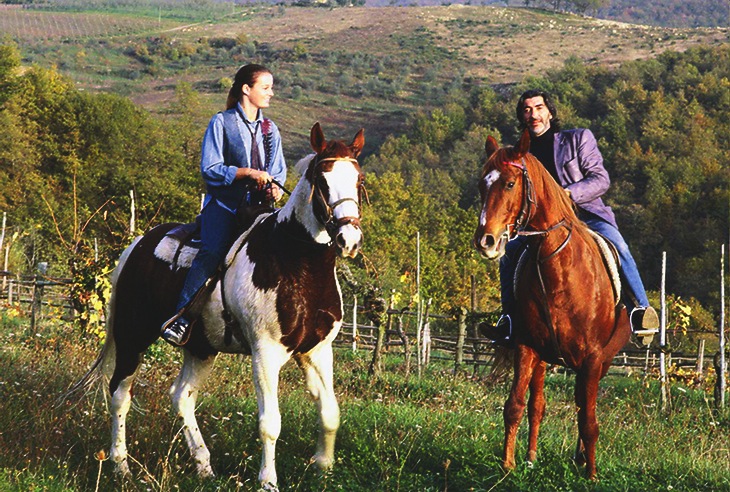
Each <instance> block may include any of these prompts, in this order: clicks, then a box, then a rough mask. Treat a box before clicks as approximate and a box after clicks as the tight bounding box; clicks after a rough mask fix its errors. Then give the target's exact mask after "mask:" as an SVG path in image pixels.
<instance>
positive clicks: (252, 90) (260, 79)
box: [243, 72, 274, 109]
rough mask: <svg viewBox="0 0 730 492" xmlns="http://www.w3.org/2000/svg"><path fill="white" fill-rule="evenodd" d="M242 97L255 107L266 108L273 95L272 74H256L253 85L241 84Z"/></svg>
mask: <svg viewBox="0 0 730 492" xmlns="http://www.w3.org/2000/svg"><path fill="white" fill-rule="evenodd" d="M243 97H244V98H248V102H249V103H251V104H252V105H253V106H255V107H256V108H257V109H261V108H268V107H269V101H270V100H271V98H272V97H274V76H273V75H271V74H270V73H266V72H263V73H260V74H258V76H257V77H256V81H255V82H254V83H253V86H249V85H247V84H244V85H243Z"/></svg>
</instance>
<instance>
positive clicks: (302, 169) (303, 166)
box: [294, 152, 317, 176]
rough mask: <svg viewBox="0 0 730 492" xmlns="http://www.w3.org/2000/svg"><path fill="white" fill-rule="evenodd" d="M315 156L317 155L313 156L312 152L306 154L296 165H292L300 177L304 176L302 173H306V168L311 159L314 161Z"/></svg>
mask: <svg viewBox="0 0 730 492" xmlns="http://www.w3.org/2000/svg"><path fill="white" fill-rule="evenodd" d="M316 156H317V154H315V153H314V152H313V153H311V154H307V155H305V156H304V157H302V158H301V159H299V161H297V163H296V164H294V169H295V170H296V171H297V172H298V173H299V175H300V176H304V173H305V172H307V167H309V164H310V163H311V162H312V159H314V158H315V157H316Z"/></svg>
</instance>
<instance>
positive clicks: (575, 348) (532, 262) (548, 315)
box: [474, 131, 631, 478]
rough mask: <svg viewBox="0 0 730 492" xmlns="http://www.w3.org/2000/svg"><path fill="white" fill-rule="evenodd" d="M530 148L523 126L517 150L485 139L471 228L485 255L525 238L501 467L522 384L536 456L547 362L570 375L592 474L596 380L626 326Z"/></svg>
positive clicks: (558, 190)
mask: <svg viewBox="0 0 730 492" xmlns="http://www.w3.org/2000/svg"><path fill="white" fill-rule="evenodd" d="M529 145H530V136H529V133H528V132H527V131H525V132H524V133H523V135H522V138H521V139H520V142H519V144H518V145H517V146H516V147H514V148H513V147H506V148H502V149H500V148H499V146H498V145H497V142H496V141H495V140H494V138H492V137H489V138H488V139H487V143H486V151H487V155H488V160H487V162H486V164H485V165H484V168H483V169H482V175H481V180H480V182H479V190H480V194H481V200H482V208H481V213H480V216H479V224H478V226H477V229H476V231H475V234H474V244H475V246H476V248H477V250H479V252H480V253H481V254H482V255H483V256H485V257H487V258H490V259H497V258H500V257H501V256H502V255H504V252H505V244H506V242H507V241H508V240H509V239H512V238H513V237H515V235H523V236H525V237H526V238H527V242H528V252H530V253H529V255H528V256H527V257H526V258H525V259H524V261H522V262H521V263H522V265H521V266H520V272H521V273H520V274H519V279H518V281H517V284H516V286H515V293H516V296H517V303H518V307H517V312H515V313H512V314H513V316H512V321H513V331H512V338H513V340H514V341H515V344H516V352H515V358H514V371H515V374H514V380H513V382H512V389H511V391H510V395H509V398H508V399H507V402H506V404H505V407H504V425H505V440H504V454H503V460H504V461H503V466H504V467H505V468H506V469H512V468H514V467H515V457H514V454H515V440H516V436H517V427H518V425H519V423H520V420H521V418H522V414H523V412H524V409H525V395H526V393H527V390H528V388H529V390H530V398H529V403H528V418H529V426H530V431H529V439H528V448H527V459H528V461H530V462H532V461H534V460H535V459H536V457H537V435H538V431H539V429H540V423H541V421H542V418H543V416H544V413H545V397H544V394H543V390H544V388H543V386H544V380H545V367H546V363H552V364H560V365H563V366H566V367H569V368H571V369H573V370H574V371H575V372H576V381H575V403H576V405H577V407H578V431H579V438H578V446H577V449H576V454H575V458H576V461H577V462H578V463H579V464H585V465H586V473H587V475H588V477H589V478H594V477H595V476H596V441H597V440H598V422H597V420H596V398H597V393H598V383H599V380H600V379H601V378H602V377H603V376H604V375H605V374H606V372H608V368H609V367H610V365H611V361H612V360H613V357H614V356H615V355H616V353H617V352H618V351H619V350H620V349H621V348H622V347H623V346H624V345H625V344H626V342H627V341H628V339H629V337H630V335H631V330H630V327H629V320H628V316H627V314H626V309H625V308H624V307H623V306H622V305H620V304H617V300H616V297H615V295H614V291H613V287H612V280H611V278H610V276H609V274H608V273H607V271H606V267H605V266H604V263H603V259H602V256H601V253H600V252H599V249H598V246H597V244H596V241H595V240H594V238H593V236H592V235H591V233H590V231H589V229H588V227H587V226H586V225H585V224H584V223H582V222H581V221H580V220H579V219H578V217H577V216H576V214H575V212H574V209H573V206H572V203H571V201H570V199H569V197H568V195H567V194H566V192H565V190H563V188H562V187H560V185H558V183H557V182H555V180H554V179H553V178H552V176H550V174H549V173H548V172H547V170H546V169H545V168H544V167H543V166H542V164H540V162H539V161H538V160H537V159H535V157H534V156H532V155H531V154H529V153H528V149H529Z"/></svg>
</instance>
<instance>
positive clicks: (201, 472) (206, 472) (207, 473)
mask: <svg viewBox="0 0 730 492" xmlns="http://www.w3.org/2000/svg"><path fill="white" fill-rule="evenodd" d="M198 476H199V477H200V478H215V473H213V469H212V468H211V467H210V465H208V466H200V467H198Z"/></svg>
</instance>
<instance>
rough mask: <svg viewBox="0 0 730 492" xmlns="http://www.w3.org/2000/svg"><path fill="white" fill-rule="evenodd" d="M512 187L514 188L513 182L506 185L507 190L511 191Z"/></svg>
mask: <svg viewBox="0 0 730 492" xmlns="http://www.w3.org/2000/svg"><path fill="white" fill-rule="evenodd" d="M514 187H515V182H514V181H510V182H509V183H507V189H508V190H511V189H512V188H514Z"/></svg>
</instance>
